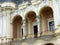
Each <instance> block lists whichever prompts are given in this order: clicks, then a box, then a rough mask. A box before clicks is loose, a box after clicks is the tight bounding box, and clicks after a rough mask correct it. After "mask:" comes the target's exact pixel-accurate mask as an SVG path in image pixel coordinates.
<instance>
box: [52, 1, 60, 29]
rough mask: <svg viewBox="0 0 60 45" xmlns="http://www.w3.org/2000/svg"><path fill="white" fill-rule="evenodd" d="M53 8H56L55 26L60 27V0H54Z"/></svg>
mask: <svg viewBox="0 0 60 45" xmlns="http://www.w3.org/2000/svg"><path fill="white" fill-rule="evenodd" d="M53 6H54V7H53V9H54V12H53V13H54V21H55V28H58V27H57V25H60V15H59V6H58V1H56V0H53Z"/></svg>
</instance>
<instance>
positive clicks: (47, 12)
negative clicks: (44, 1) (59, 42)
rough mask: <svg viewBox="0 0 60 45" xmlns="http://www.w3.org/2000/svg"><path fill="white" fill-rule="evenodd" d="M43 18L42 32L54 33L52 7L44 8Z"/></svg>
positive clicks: (41, 14)
mask: <svg viewBox="0 0 60 45" xmlns="http://www.w3.org/2000/svg"><path fill="white" fill-rule="evenodd" d="M40 17H41V19H40V20H41V30H42V32H47V31H53V30H54V17H53V10H52V8H51V7H48V6H46V7H43V8H42V9H41V11H40ZM43 34H45V33H43Z"/></svg>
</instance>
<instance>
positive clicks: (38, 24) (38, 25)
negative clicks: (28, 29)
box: [36, 16, 40, 37]
mask: <svg viewBox="0 0 60 45" xmlns="http://www.w3.org/2000/svg"><path fill="white" fill-rule="evenodd" d="M36 19H37V28H38V34H37V36H38V37H40V16H37V17H36Z"/></svg>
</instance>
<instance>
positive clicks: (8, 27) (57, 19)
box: [0, 0, 60, 45]
mask: <svg viewBox="0 0 60 45" xmlns="http://www.w3.org/2000/svg"><path fill="white" fill-rule="evenodd" d="M57 2H58V1H57ZM57 2H56V1H55V0H53V1H52V0H51V1H46V2H44V1H37V2H33V3H32V5H30V6H28V5H27V4H28V3H27V4H23V6H22V7H24V8H21V6H20V4H19V9H17V10H15V8H16V6H15V4H14V3H11V5H10V3H7V2H6V3H7V4H8V5H6V3H3V4H1V6H2V7H1V12H2V13H0V15H1V16H2V19H1V20H0V21H2V27H1V28H2V29H1V28H0V29H1V32H2V33H1V34H2V36H3V37H4V38H13V23H12V22H13V18H14V17H15V16H17V15H20V16H21V17H22V19H25V18H26V15H27V13H28V12H29V11H34V12H35V13H36V16H38V15H40V11H41V9H42V8H43V7H45V6H49V7H51V8H52V9H53V15H54V23H55V29H56V31H55V33H56V32H57V33H59V32H60V26H59V25H60V13H59V12H60V11H59V8H60V7H59V5H58V3H57ZM6 6H7V7H6ZM9 6H10V7H9ZM58 7H59V8H58ZM6 11H7V12H6ZM1 16H0V17H1ZM4 16H6V17H4ZM42 22H43V21H42ZM42 26H43V25H42ZM44 28H45V27H43V31H44ZM57 30H58V31H57ZM30 33H31V32H29V34H30ZM3 37H1V38H3ZM4 38H3V40H4ZM5 41H6V40H5ZM8 41H11V40H8ZM59 41H60V40H59V38H57V39H56V40H53V41H49V42H53V43H54V44H55V45H57V44H58V45H59V44H60V43H59ZM0 42H1V41H0ZM39 42H40V41H38V43H39ZM42 42H43V41H42ZM44 42H45V41H44ZM38 43H36V44H35V43H34V44H35V45H38ZM45 43H47V42H45ZM45 43H44V44H45ZM24 44H25V43H24ZM34 44H33V45H34ZM39 44H40V43H39ZM41 44H42V43H41ZM44 44H42V45H44ZM27 45H28V44H27Z"/></svg>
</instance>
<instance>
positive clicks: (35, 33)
mask: <svg viewBox="0 0 60 45" xmlns="http://www.w3.org/2000/svg"><path fill="white" fill-rule="evenodd" d="M37 30H38V28H37V25H35V26H34V37H35V38H37V33H38V31H37Z"/></svg>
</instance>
